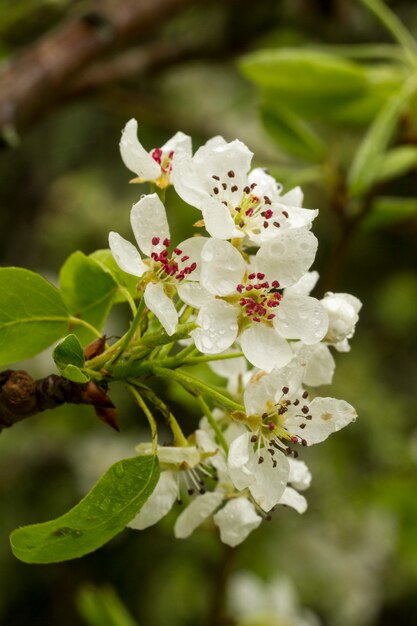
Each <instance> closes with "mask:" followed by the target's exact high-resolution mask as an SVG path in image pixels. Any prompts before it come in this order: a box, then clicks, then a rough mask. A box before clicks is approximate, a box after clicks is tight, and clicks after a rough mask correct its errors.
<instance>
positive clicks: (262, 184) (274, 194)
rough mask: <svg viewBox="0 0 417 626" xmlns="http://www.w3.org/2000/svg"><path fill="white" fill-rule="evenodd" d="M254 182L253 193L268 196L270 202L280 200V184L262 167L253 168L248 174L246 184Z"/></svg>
mask: <svg viewBox="0 0 417 626" xmlns="http://www.w3.org/2000/svg"><path fill="white" fill-rule="evenodd" d="M252 183H256V190H255V191H254V193H255V194H256V195H257V196H261V197H263V196H268V198H269V199H270V200H272V202H274V201H277V202H278V201H281V196H280V195H279V194H280V191H281V189H282V185H280V183H278V182H277V181H276V180H275V178H274V177H273V176H271V175H270V174H268V173H267V172H266V171H265V170H264V169H263V168H262V167H257V168H255V169H253V170H252V171H251V172H250V173H249V175H248V184H249V185H251V184H252Z"/></svg>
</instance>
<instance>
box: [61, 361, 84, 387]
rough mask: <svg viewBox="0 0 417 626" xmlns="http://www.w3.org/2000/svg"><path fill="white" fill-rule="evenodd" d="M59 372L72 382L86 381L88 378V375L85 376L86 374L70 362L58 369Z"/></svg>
mask: <svg viewBox="0 0 417 626" xmlns="http://www.w3.org/2000/svg"><path fill="white" fill-rule="evenodd" d="M60 372H61V374H62V376H64V378H68V380H72V382H73V383H86V382H88V381H89V380H90V377H89V376H87V374H85V373H84V372H83V371H82V370H81V369H80V368H79V367H77V366H76V365H72V364H71V363H70V364H69V365H67V366H66V367H64V368H63V369H62V370H60Z"/></svg>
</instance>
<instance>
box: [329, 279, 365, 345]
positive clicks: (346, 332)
mask: <svg viewBox="0 0 417 626" xmlns="http://www.w3.org/2000/svg"><path fill="white" fill-rule="evenodd" d="M321 304H322V306H323V307H324V308H325V310H326V311H327V314H328V316H329V329H328V332H327V335H326V337H325V341H327V342H328V343H331V344H333V345H334V347H335V348H336V350H338V351H339V352H348V351H349V350H350V346H349V342H348V339H350V338H351V337H353V334H354V332H355V326H356V322H357V321H358V319H359V315H358V314H359V311H360V310H361V308H362V302H361V301H360V300H359V299H358V298H356V297H355V296H351V295H350V294H349V293H332V292H331V291H329V292H328V293H326V295H325V296H324V298H323V299H322V300H321Z"/></svg>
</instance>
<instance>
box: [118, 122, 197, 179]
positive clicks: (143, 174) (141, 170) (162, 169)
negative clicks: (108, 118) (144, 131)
mask: <svg viewBox="0 0 417 626" xmlns="http://www.w3.org/2000/svg"><path fill="white" fill-rule="evenodd" d="M137 130H138V123H137V121H136V120H135V119H131V120H129V121H128V122H127V124H126V126H125V127H124V129H123V131H122V138H121V140H120V154H121V157H122V160H123V163H124V164H125V165H126V167H127V168H128V169H129V170H131V171H132V172H134V173H135V174H136V176H137V178H135V179H133V181H132V182H138V183H142V182H145V181H150V182H153V183H155V184H156V185H157V186H158V187H160V188H161V189H165V187H168V185H170V184H171V172H172V161H173V156H174V154H175V152H176V151H177V150H181V151H182V152H183V153H184V154H188V155H189V156H191V138H190V137H189V136H188V135H185V134H184V133H182V132H178V133H176V134H175V135H174V136H173V137H171V139H169V141H167V142H166V143H165V144H164V145H163V146H162V147H161V148H154V149H153V150H151V151H150V152H147V151H146V150H145V148H143V146H142V144H141V143H140V141H139V140H138V137H137Z"/></svg>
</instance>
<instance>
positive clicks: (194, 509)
mask: <svg viewBox="0 0 417 626" xmlns="http://www.w3.org/2000/svg"><path fill="white" fill-rule="evenodd" d="M222 502H223V494H222V493H219V492H218V491H213V492H208V493H205V494H203V495H201V496H197V497H196V498H195V499H194V500H193V501H192V502H191V504H189V505H188V506H187V508H186V509H185V510H184V511H183V512H182V513H181V515H180V516H179V517H178V519H177V521H176V523H175V527H174V534H175V536H176V537H177V539H185V538H186V537H189V536H190V535H191V534H192V533H193V532H194V530H195V529H196V528H197V527H198V526H200V524H202V523H203V522H204V520H206V519H207V518H208V517H209V516H210V515H211V514H212V513H213V512H214V511H215V510H216V509H217V507H218V506H219V505H220V504H221V503H222Z"/></svg>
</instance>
